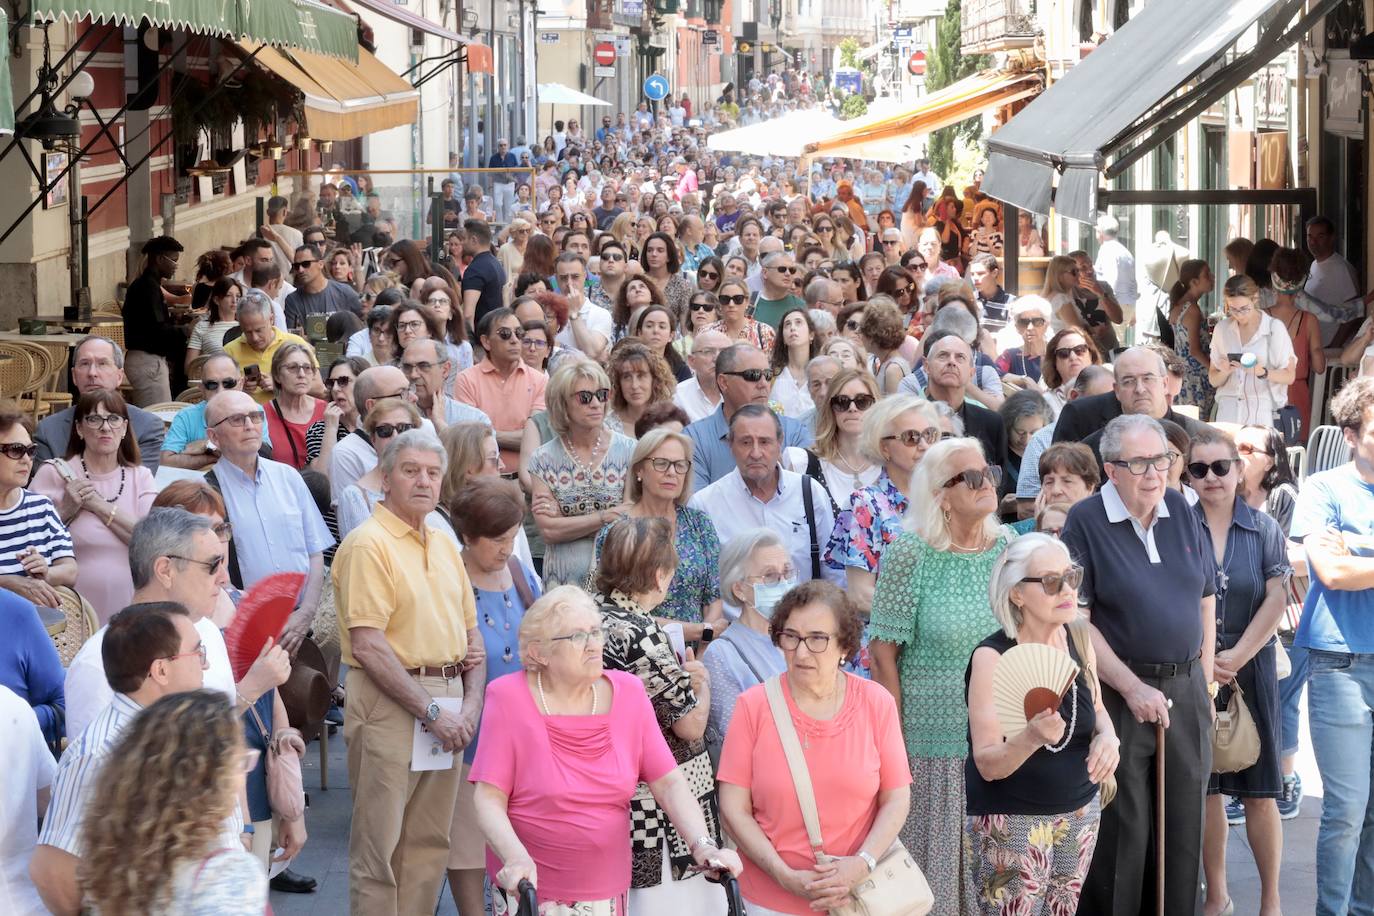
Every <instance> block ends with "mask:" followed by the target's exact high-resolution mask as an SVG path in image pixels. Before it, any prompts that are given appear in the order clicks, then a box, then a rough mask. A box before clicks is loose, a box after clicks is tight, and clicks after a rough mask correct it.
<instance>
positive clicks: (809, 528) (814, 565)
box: [801, 475, 821, 579]
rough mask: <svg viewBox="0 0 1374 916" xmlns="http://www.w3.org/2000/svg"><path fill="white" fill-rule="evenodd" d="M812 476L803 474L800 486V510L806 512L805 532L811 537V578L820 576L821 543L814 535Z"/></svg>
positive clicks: (814, 518)
mask: <svg viewBox="0 0 1374 916" xmlns="http://www.w3.org/2000/svg"><path fill="white" fill-rule="evenodd" d="M811 480H812V478H811V477H809V476H807V475H803V476H802V479H801V488H802V511H803V512H805V514H806V534H807V537H809V538H810V539H811V578H813V579H819V578H820V577H821V544H820V540H819V538H818V537H817V536H816V496H815V494H814V493H812V492H811Z"/></svg>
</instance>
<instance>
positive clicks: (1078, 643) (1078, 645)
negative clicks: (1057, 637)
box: [1068, 620, 1102, 700]
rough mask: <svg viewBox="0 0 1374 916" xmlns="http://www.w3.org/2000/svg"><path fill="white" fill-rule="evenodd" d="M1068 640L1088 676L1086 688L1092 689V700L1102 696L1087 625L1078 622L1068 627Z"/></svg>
mask: <svg viewBox="0 0 1374 916" xmlns="http://www.w3.org/2000/svg"><path fill="white" fill-rule="evenodd" d="M1068 630H1069V638H1070V639H1072V640H1073V648H1074V651H1075V652H1077V653H1078V660H1079V662H1080V663H1081V664H1082V666H1083V668H1084V669H1086V671H1087V674H1088V686H1089V687H1091V688H1092V691H1093V698H1094V700H1097V699H1100V698H1101V696H1102V682H1101V681H1099V680H1098V679H1097V652H1096V651H1095V650H1094V649H1093V638H1092V633H1090V632H1089V631H1088V624H1087V623H1086V622H1085V621H1082V620H1078V621H1075V622H1073V623H1071V624H1069V625H1068Z"/></svg>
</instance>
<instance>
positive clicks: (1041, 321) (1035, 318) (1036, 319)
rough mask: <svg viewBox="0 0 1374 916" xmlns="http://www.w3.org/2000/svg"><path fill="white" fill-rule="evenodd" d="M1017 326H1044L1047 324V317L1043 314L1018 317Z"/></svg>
mask: <svg viewBox="0 0 1374 916" xmlns="http://www.w3.org/2000/svg"><path fill="white" fill-rule="evenodd" d="M1016 326H1017V327H1018V328H1043V327H1044V326H1045V318H1044V316H1042V315H1032V316H1031V317H1029V318H1017V319H1016Z"/></svg>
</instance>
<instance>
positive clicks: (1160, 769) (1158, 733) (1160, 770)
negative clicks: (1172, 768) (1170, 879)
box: [1155, 700, 1174, 916]
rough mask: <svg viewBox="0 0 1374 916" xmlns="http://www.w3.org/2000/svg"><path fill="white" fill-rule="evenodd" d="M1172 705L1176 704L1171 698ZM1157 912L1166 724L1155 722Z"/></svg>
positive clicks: (1160, 909)
mask: <svg viewBox="0 0 1374 916" xmlns="http://www.w3.org/2000/svg"><path fill="white" fill-rule="evenodd" d="M1168 704H1169V706H1170V707H1172V706H1173V705H1174V701H1173V700H1169V701H1168ZM1155 912H1156V914H1157V916H1164V724H1163V723H1162V722H1156V723H1155Z"/></svg>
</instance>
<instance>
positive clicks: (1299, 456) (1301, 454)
mask: <svg viewBox="0 0 1374 916" xmlns="http://www.w3.org/2000/svg"><path fill="white" fill-rule="evenodd" d="M1284 451H1286V452H1288V466H1289V467H1290V468H1292V469H1293V477H1294V478H1296V479H1297V481H1298V482H1299V483H1301V482H1302V481H1304V480H1306V479H1307V446H1305V445H1293V446H1289V447H1288V448H1287V449H1285V450H1284Z"/></svg>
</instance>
